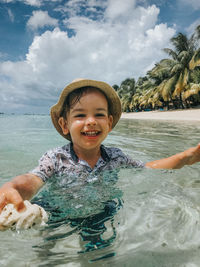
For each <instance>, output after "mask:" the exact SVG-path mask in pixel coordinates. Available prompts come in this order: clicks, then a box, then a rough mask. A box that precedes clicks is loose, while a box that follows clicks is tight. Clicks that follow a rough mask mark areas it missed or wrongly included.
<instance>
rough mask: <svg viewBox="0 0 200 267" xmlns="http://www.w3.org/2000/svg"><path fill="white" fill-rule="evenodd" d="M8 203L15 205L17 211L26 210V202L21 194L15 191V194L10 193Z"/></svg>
mask: <svg viewBox="0 0 200 267" xmlns="http://www.w3.org/2000/svg"><path fill="white" fill-rule="evenodd" d="M8 203H12V204H14V206H15V208H16V210H17V211H23V210H25V205H24V200H23V199H22V197H21V196H20V194H19V193H18V192H17V190H15V191H14V192H9V194H8Z"/></svg>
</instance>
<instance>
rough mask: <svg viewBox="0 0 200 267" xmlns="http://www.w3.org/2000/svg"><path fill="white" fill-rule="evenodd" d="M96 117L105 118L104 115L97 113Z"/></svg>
mask: <svg viewBox="0 0 200 267" xmlns="http://www.w3.org/2000/svg"><path fill="white" fill-rule="evenodd" d="M96 116H97V117H104V116H105V114H104V113H97V114H96Z"/></svg>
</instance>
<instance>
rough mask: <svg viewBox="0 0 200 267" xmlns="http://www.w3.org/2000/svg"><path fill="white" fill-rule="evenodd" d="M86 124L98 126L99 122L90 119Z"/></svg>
mask: <svg viewBox="0 0 200 267" xmlns="http://www.w3.org/2000/svg"><path fill="white" fill-rule="evenodd" d="M86 123H87V125H96V124H97V122H96V120H95V118H94V117H88V119H87V122H86Z"/></svg>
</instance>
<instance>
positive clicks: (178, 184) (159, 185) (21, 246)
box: [0, 116, 200, 267]
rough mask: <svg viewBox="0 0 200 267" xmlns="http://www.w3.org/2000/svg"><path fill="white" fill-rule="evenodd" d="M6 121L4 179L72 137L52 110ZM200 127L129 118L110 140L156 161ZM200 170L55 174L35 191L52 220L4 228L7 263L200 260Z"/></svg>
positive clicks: (0, 120) (1, 257)
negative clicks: (62, 133) (59, 127)
mask: <svg viewBox="0 0 200 267" xmlns="http://www.w3.org/2000/svg"><path fill="white" fill-rule="evenodd" d="M14 123H15V124H16V127H15V130H14V131H13V132H12V127H13V124H14ZM0 125H3V127H2V126H1V127H2V129H1V130H2V131H1V132H0V148H1V154H0V159H1V161H0V177H1V178H2V179H1V184H3V182H5V181H6V180H8V179H10V177H12V176H14V175H15V174H19V173H22V172H25V171H27V170H29V169H32V168H33V167H34V166H35V164H36V161H37V159H38V158H39V156H40V155H42V154H43V153H44V152H45V151H46V150H47V149H49V148H52V147H55V146H57V145H62V144H64V142H65V140H62V138H60V139H59V137H58V136H57V134H56V132H54V130H53V128H51V124H50V121H49V117H47V116H31V119H30V116H7V117H6V116H2V117H0ZM25 127H26V132H24V128H25ZM199 130H200V125H198V124H188V123H187V124H185V123H176V124H175V123H169V122H167V123H158V122H155V121H154V122H151V121H141V122H139V121H134V120H122V121H121V122H120V123H119V125H118V126H117V127H116V128H115V129H114V130H113V132H112V133H111V135H110V136H109V137H108V139H107V140H106V142H105V144H106V145H111V146H117V147H120V148H122V149H123V151H125V152H127V153H129V154H130V155H131V156H132V157H133V158H136V159H141V160H143V161H149V160H153V159H157V158H161V157H166V156H169V155H171V154H174V153H177V152H179V151H182V150H184V149H186V148H188V147H190V146H194V145H196V144H197V143H198V142H199ZM30 147H31V150H30V149H28V148H30ZM19 159H21V160H19ZM199 170H200V168H199V164H196V165H194V166H187V167H184V168H183V169H181V170H173V171H163V170H147V169H120V170H114V171H113V172H105V173H102V175H101V177H98V179H96V177H94V179H89V180H88V181H79V182H77V181H76V180H74V178H73V177H70V178H69V177H67V182H66V177H65V176H63V177H60V178H59V179H58V177H53V178H52V180H51V182H50V183H48V184H46V185H45V186H44V188H43V190H41V191H40V192H39V194H38V195H37V196H36V197H35V198H34V199H33V201H34V202H36V203H39V204H40V205H42V206H43V207H44V208H45V209H46V210H47V211H48V212H49V214H50V220H49V223H48V225H47V226H46V227H45V228H43V229H40V230H37V229H30V230H26V231H19V232H14V231H10V230H8V231H5V232H0V240H1V243H0V265H1V266H113V265H115V266H119V267H121V266H140V267H141V266H148V267H149V266H154V267H155V266H188V267H189V266H200V253H199V249H200V204H199V203H200V176H199Z"/></svg>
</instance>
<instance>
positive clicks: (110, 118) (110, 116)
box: [108, 115, 113, 131]
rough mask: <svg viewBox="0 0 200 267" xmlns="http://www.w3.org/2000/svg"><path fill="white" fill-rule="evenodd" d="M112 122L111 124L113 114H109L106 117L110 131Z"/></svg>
mask: <svg viewBox="0 0 200 267" xmlns="http://www.w3.org/2000/svg"><path fill="white" fill-rule="evenodd" d="M112 124H113V116H112V115H109V117H108V125H109V128H110V131H111V130H112Z"/></svg>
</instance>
